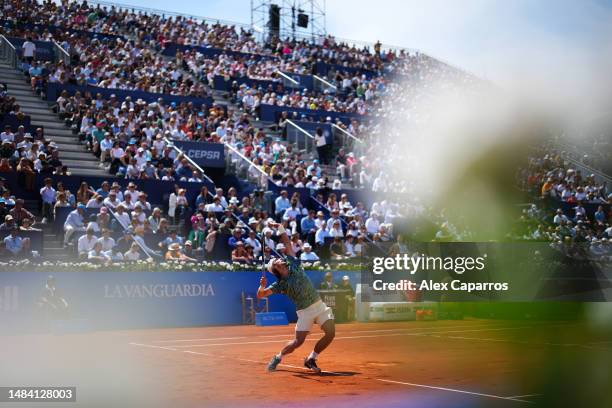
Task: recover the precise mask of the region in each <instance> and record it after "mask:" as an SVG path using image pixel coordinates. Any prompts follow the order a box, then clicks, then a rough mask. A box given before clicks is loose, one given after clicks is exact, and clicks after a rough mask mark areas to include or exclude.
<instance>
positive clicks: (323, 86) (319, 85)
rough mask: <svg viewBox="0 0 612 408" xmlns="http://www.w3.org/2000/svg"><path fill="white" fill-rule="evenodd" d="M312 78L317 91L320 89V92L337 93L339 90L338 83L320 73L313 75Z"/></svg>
mask: <svg viewBox="0 0 612 408" xmlns="http://www.w3.org/2000/svg"><path fill="white" fill-rule="evenodd" d="M312 80H313V88H314V90H315V91H319V92H325V91H327V92H329V93H331V94H335V93H336V92H338V87H336V85H334V84H332V83H331V82H329V81H327V80H325V79H323V78H321V77H320V76H318V75H313V76H312Z"/></svg>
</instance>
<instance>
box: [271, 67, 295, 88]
mask: <svg viewBox="0 0 612 408" xmlns="http://www.w3.org/2000/svg"><path fill="white" fill-rule="evenodd" d="M275 73H276V74H278V76H279V77H281V78H282V79H281V81H282V83H283V86H285V87H286V88H295V87H297V86H299V85H300V83H299V82H298V81H296V80H295V79H293V78H291V77H290V76H289V75H287V74H284V73H282V72H281V71H279V70H276V72H275Z"/></svg>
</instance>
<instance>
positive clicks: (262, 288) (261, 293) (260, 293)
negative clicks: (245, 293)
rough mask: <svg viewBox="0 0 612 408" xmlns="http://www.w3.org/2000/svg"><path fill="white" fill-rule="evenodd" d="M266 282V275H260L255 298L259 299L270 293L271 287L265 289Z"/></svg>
mask: <svg viewBox="0 0 612 408" xmlns="http://www.w3.org/2000/svg"><path fill="white" fill-rule="evenodd" d="M267 284H268V282H267V280H266V277H265V276H262V277H261V279H260V280H259V288H258V289H257V299H261V298H264V297H267V296H270V295H271V294H272V289H266V285H267Z"/></svg>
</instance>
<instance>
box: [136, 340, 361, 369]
mask: <svg viewBox="0 0 612 408" xmlns="http://www.w3.org/2000/svg"><path fill="white" fill-rule="evenodd" d="M129 344H130V345H131V346H139V347H151V348H157V349H162V350H168V351H178V352H181V353H186V354H196V355H199V356H207V357H218V358H223V359H232V360H237V361H244V362H247V363H256V364H264V365H267V364H268V363H266V362H265V361H258V360H250V359H248V358H241V357H228V356H223V355H220V354H210V353H202V352H199V351H192V350H177V349H173V348H170V347H160V346H152V345H149V344H142V343H129ZM279 366H280V367H290V368H297V369H299V370H304V371H309V372H312V370H311V369H309V368H306V367H300V366H295V365H292V364H285V363H281V364H279ZM321 372H322V373H325V374H333V375H337V376H344V377H346V376H349V375H350V374H346V373H337V372H334V371H325V370H321Z"/></svg>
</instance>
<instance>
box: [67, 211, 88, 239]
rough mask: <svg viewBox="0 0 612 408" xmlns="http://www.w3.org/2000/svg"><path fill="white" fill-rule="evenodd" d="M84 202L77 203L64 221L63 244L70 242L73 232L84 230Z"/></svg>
mask: <svg viewBox="0 0 612 408" xmlns="http://www.w3.org/2000/svg"><path fill="white" fill-rule="evenodd" d="M84 214H85V204H83V203H79V204H78V205H77V208H76V209H75V210H72V211H71V212H70V213H69V214H68V217H67V218H66V221H65V222H64V246H66V245H68V244H69V243H70V238H72V234H74V232H75V231H76V232H81V231H85V218H84Z"/></svg>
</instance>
